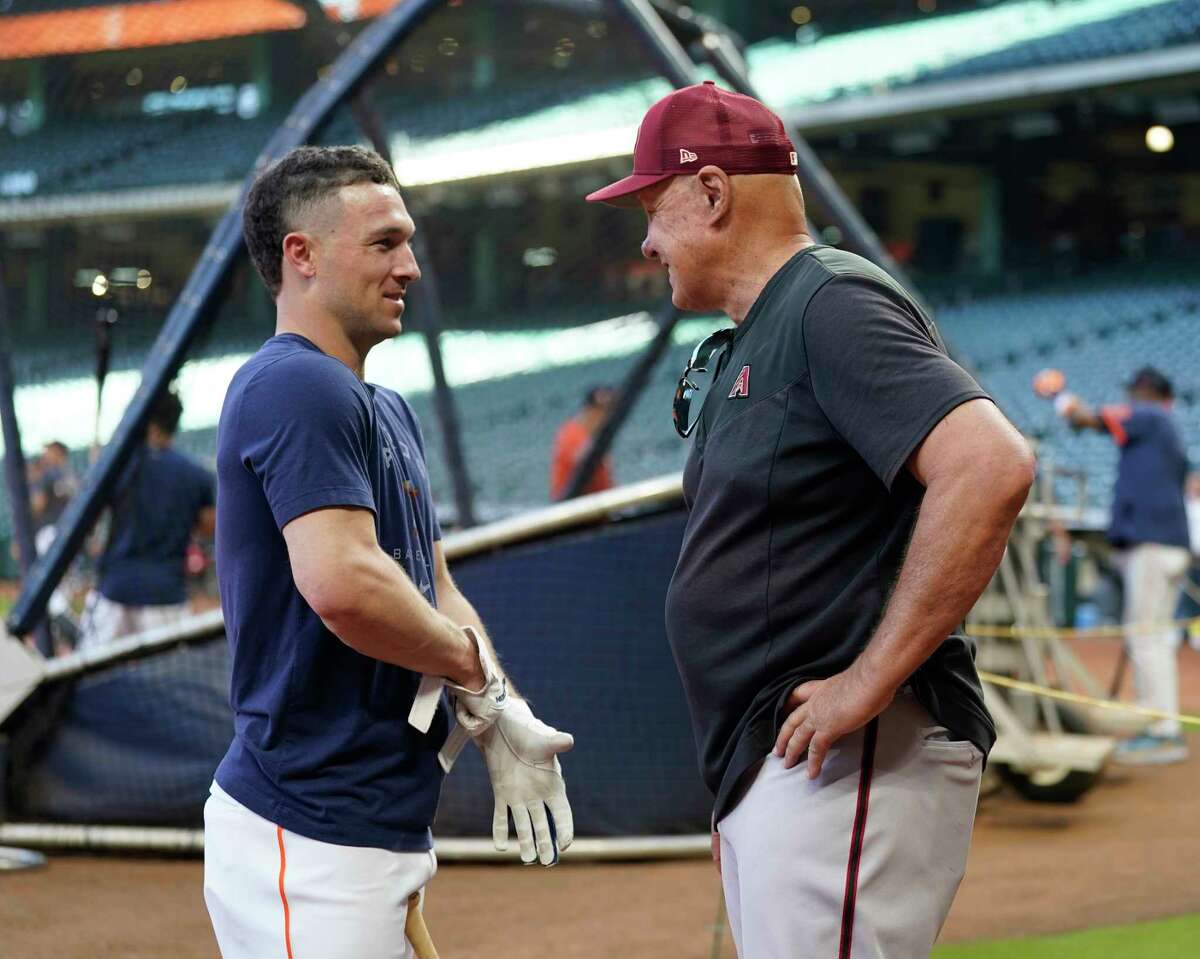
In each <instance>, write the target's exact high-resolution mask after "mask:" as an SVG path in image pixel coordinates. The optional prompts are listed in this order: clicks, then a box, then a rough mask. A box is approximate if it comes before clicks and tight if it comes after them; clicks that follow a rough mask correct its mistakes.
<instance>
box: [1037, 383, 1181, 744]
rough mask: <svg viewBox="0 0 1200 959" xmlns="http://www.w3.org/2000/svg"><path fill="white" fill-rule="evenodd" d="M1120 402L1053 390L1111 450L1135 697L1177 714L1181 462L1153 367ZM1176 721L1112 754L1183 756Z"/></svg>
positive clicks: (1112, 534)
mask: <svg viewBox="0 0 1200 959" xmlns="http://www.w3.org/2000/svg"><path fill="white" fill-rule="evenodd" d="M1127 389H1128V392H1129V402H1128V403H1123V404H1114V405H1112V406H1102V407H1101V408H1100V409H1099V410H1093V409H1091V408H1090V407H1089V406H1087V404H1085V403H1083V402H1082V401H1081V400H1080V399H1079V398H1078V397H1077V396H1074V395H1072V394H1070V393H1060V394H1059V396H1058V399H1057V400H1055V405H1056V407H1057V409H1058V412H1059V414H1060V415H1061V416H1062V417H1063V418H1064V419H1065V420H1066V421H1067V422H1068V423H1069V424H1070V425H1071V426H1072V427H1074V428H1075V429H1094V430H1098V431H1099V432H1101V433H1107V434H1108V435H1109V436H1111V437H1112V438H1113V442H1115V443H1116V444H1117V446H1118V447H1120V450H1121V453H1120V459H1119V461H1118V464H1117V483H1116V487H1115V488H1114V490H1113V504H1112V522H1111V524H1110V525H1109V528H1108V539H1109V542H1111V543H1112V544H1113V546H1115V547H1116V548H1117V550H1118V551H1119V552H1118V557H1119V565H1120V567H1121V573H1122V578H1123V579H1124V585H1125V604H1124V605H1125V610H1124V619H1125V630H1126V633H1125V642H1126V646H1127V649H1128V652H1129V659H1130V661H1131V662H1132V663H1133V682H1134V688H1135V692H1136V694H1137V700H1138V704H1139V705H1141V706H1145V707H1148V708H1150V709H1155V710H1158V711H1159V712H1164V713H1170V714H1175V713H1178V712H1179V664H1178V661H1177V653H1176V650H1177V648H1178V645H1179V631H1178V630H1177V629H1175V628H1174V627H1173V626H1172V625H1171V620H1172V617H1173V616H1174V615H1175V608H1176V606H1177V604H1178V603H1179V593H1180V590H1181V588H1182V586H1183V578H1184V576H1185V575H1186V574H1187V570H1188V566H1189V564H1190V562H1191V556H1190V554H1189V551H1188V545H1189V539H1190V537H1189V533H1188V520H1187V505H1186V502H1185V500H1184V487H1185V485H1186V483H1187V474H1188V459H1187V453H1186V451H1185V450H1184V446H1183V438H1182V437H1181V436H1180V434H1179V427H1178V425H1176V423H1175V420H1174V417H1173V416H1172V415H1171V405H1172V402H1173V400H1174V397H1175V391H1174V389H1173V388H1172V386H1171V381H1170V380H1169V379H1167V378H1166V377H1165V376H1164V375H1163V374H1162V373H1161V372H1159V371H1158V370H1156V369H1155V368H1154V367H1152V366H1146V367H1143V368H1142V369H1140V370H1138V371H1137V373H1135V374H1134V376H1133V379H1131V380H1130V381H1129V383H1128V384H1127ZM1187 754H1188V752H1187V745H1186V744H1185V742H1184V739H1183V731H1182V727H1181V726H1180V724H1179V721H1178V720H1175V719H1159V720H1157V721H1155V722H1154V723H1152V724H1151V725H1150V726H1149V728H1148V729H1147V730H1146V732H1145V733H1143V734H1141V735H1138V736H1134V737H1133V738H1132V739H1129V740H1126V741H1125V742H1123V743H1121V745H1120V746H1118V747H1117V750H1116V752H1115V753H1114V755H1113V759H1114V760H1115V761H1116V762H1119V763H1123V764H1125V765H1129V766H1145V765H1157V764H1161V763H1176V762H1182V761H1183V760H1185V759H1187Z"/></svg>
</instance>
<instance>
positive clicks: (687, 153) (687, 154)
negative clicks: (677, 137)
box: [679, 149, 699, 163]
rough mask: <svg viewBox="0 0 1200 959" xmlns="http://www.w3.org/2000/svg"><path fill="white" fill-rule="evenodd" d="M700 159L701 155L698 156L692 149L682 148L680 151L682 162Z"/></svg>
mask: <svg viewBox="0 0 1200 959" xmlns="http://www.w3.org/2000/svg"><path fill="white" fill-rule="evenodd" d="M698 159H699V157H697V156H696V154H694V153H693V152H692V151H691V150H684V149H680V151H679V162H680V163H695V162H696V160H698Z"/></svg>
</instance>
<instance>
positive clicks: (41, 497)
mask: <svg viewBox="0 0 1200 959" xmlns="http://www.w3.org/2000/svg"><path fill="white" fill-rule="evenodd" d="M76 486H77V481H76V478H75V473H74V472H73V471H72V469H71V462H70V459H69V450H68V449H67V446H66V444H65V443H61V442H59V441H58V440H51V441H50V442H49V443H47V444H46V445H45V447H43V449H42V455H41V456H40V457H38V461H37V464H36V466H35V468H34V470H33V477H32V482H31V483H30V488H29V509H30V512H31V513H32V514H33V528H34V529H35V530H36V531H37V532H36V536H37V540H38V543H37V551H38V555H39V556H40V555H41V554H42V553H44V552H45V551H46V550H47V549H49V547H50V543H52V542H54V533H53V529H54V524H55V523H57V522H58V518H59V517H60V516H62V513H63V510H64V509H66V508H67V503H68V502H70V500H71V497H72V496H74V495H75V489H76ZM47 530H49V532H47Z"/></svg>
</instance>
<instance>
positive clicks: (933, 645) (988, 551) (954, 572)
mask: <svg viewBox="0 0 1200 959" xmlns="http://www.w3.org/2000/svg"><path fill="white" fill-rule="evenodd" d="M985 466H986V464H981V466H980V467H979V468H978V469H975V470H973V471H970V472H964V473H960V474H958V475H956V476H952V477H948V478H947V480H946V481H945V482H944V483H942V484H939V485H938V486H931V487H930V488H929V489H928V490H927V491H926V494H925V498H924V501H923V502H922V505H921V511H920V513H919V515H918V517H917V523H916V527H915V529H914V530H913V536H912V540H911V542H910V543H909V548H908V553H907V555H906V557H905V560H904V565H903V566H902V567H901V570H900V576H899V579H898V580H897V582H896V588H895V590H894V591H893V592H892V596H891V598H890V600H889V602H888V605H887V609H886V610H885V612H884V616H883V619H882V621H881V622H880V624H879V627H878V628H877V629H876V631H875V635H874V636H873V637H872V639H871V642H870V643H869V644H868V645H867V648H866V649H865V650H864V651H863V652H862V654H861V655H860V656H859V658H858V660H857V661H856V662H855V664H854V666H853V669H855V670H856V671H857V672H859V674H860V677H861V678H862V679H863V680H864V681H865V682H867V683H868V684H870V685H871V686H872V687H874V688H876V689H880V690H885V691H887V692H888V693H892V692H895V690H896V689H898V688H899V687H900V686H901V685H902V684H903V683H904V681H905V680H907V679H908V677H909V676H911V675H912V673H913V672H914V671H915V670H916V669H917V667H918V666H920V665H921V663H923V662H924V661H925V660H926V659H928V658H929V656H930V655H931V654H932V653H933V651H934V650H935V649H937V647H938V646H939V645H940V644H941V643H942V642H943V640H945V638H946V637H947V636H948V635H949V634H950V633H951V632H953V630H954V629H955V628H956V627H957V626H958V624H959V623H961V622H962V620H963V619H964V618H965V617H966V615H967V613H968V612H970V610H971V607H972V606H974V604H975V602H976V600H978V599H979V595H980V594H981V593H982V592H983V590H984V588H985V587H986V586H987V584H988V581H989V580H990V579H991V577H992V575H993V574H994V573H995V571H996V567H997V566H998V565H999V564H1000V559H1001V557H1002V556H1003V555H1004V548H1005V544H1006V543H1007V541H1008V536H1009V533H1010V532H1011V530H1012V526H1013V523H1014V522H1015V521H1016V518H1017V514H1018V513H1019V512H1020V509H1021V506H1022V505H1023V504H1024V502H1025V497H1026V496H1027V495H1028V492H1029V486H1030V482H1031V478H1032V477H1031V474H1030V473H1029V471H1028V470H1026V469H1024V468H1021V467H1020V466H1013V467H1011V468H1002V469H1000V470H999V472H993V470H991V469H988V468H985Z"/></svg>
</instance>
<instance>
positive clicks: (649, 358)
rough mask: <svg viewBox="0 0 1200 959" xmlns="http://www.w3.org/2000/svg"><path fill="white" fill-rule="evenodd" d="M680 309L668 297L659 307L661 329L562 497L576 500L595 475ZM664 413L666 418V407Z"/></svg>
mask: <svg viewBox="0 0 1200 959" xmlns="http://www.w3.org/2000/svg"><path fill="white" fill-rule="evenodd" d="M679 312H680V311H679V309H678V308H677V307H676V306H675V304H674V303H672V302H671V300H670V299H669V298H668V299H667V302H666V304H665V305H664V306H663V307H662V309H661V310H659V313H658V317H657V319H658V332H657V333H655V334H654V339H652V340H651V341H650V344H649V345H648V346H647V347H646V349H644V350H643V351H642V355H641V356H639V357H638V360H637V362H636V363H635V364H634V365H633V367H632V368H631V369H630V371H629V372H628V373H627V374H626V376H625V380H624V382H623V383H621V386H620V387H619V389H618V390H617V397H616V400H615V401H614V402H613V405H612V409H610V410H609V411H608V416H606V417H605V419H604V422H603V423H602V424H600V429H598V430H597V431H596V435H595V436H594V437H593V439H592V445H591V447H590V448H589V449H588V451H587V454H586V455H585V456H584V457H583V459H581V460H580V461H579V462H578V463H576V464H575V468H574V469H573V470H572V471H571V477H570V479H568V480H567V485H566V486H565V487H563V492H562V495H561V496H560V497H559V499H564V500H566V499H573V498H574V497H576V496H578V495H579V494H580V493H582V492H583V491H584V489H585V488H586V487H587V484H588V482H589V481H590V480H591V478H592V474H593V473H595V472H596V468H597V467H598V466H599V465H600V463H601V461H602V460H603V459H604V457H605V456H606V455H607V454H608V451H609V448H610V447H611V446H612V444H613V440H615V439H616V437H617V433H618V432H619V431H620V429H621V427H622V426H623V425H624V424H625V421H626V420H627V419H628V418H629V414H630V413H631V412H633V406H634V404H635V403H636V402H637V400H638V397H639V395H640V394H641V392H642V389H643V388H644V387H645V385H646V381H647V380H648V379H650V374H651V373H652V372H654V367H655V366H657V365H658V361H659V360H660V359H661V358H662V355H663V354H664V353H665V352H666V351H667V347H668V346H669V345H670V343H671V333H672V332H673V331H674V330H675V325H676V323H678V322H679ZM663 416H664V420H665V417H666V411H665V410H664V411H663Z"/></svg>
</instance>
